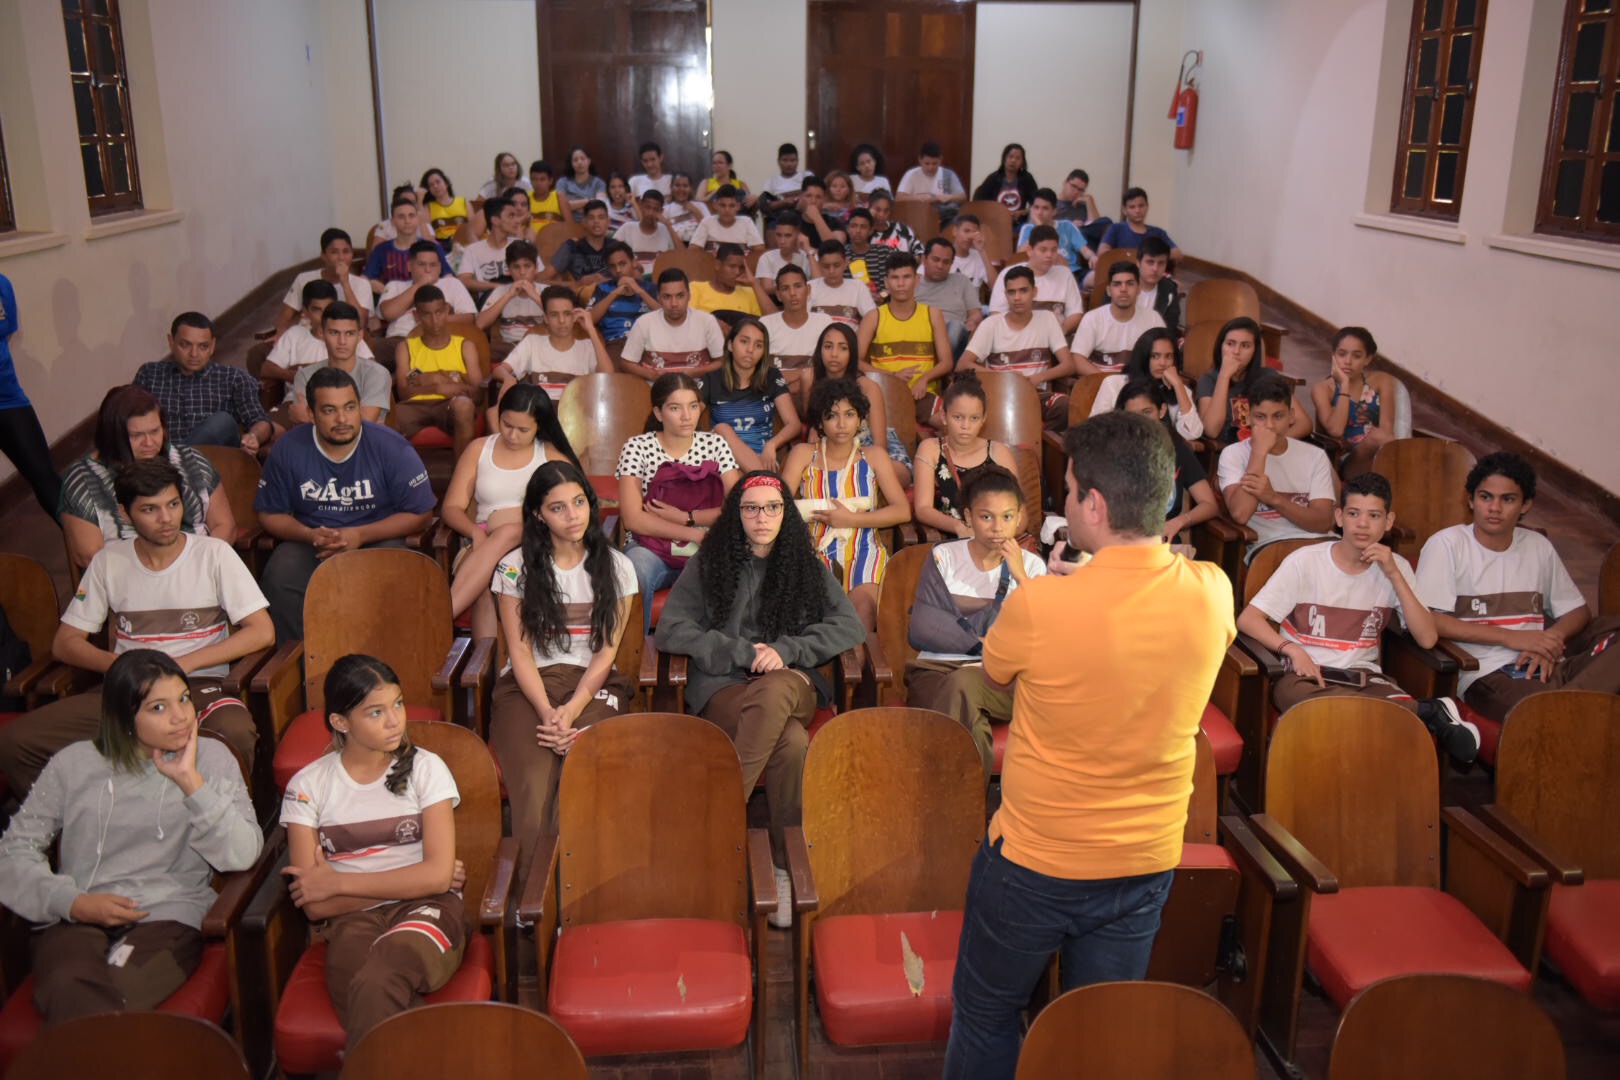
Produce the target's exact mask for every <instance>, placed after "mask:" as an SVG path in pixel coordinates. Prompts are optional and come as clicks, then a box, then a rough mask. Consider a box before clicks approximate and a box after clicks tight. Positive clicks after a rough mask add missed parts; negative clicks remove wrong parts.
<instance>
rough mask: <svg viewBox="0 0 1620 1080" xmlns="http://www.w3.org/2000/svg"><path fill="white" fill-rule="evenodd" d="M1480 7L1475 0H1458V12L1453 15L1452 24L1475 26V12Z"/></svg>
mask: <svg viewBox="0 0 1620 1080" xmlns="http://www.w3.org/2000/svg"><path fill="white" fill-rule="evenodd" d="M1477 7H1478V5H1477V4H1475V3H1474V0H1457V12H1456V14H1454V15H1453V16H1452V17H1451V25H1452V26H1459V27H1460V26H1473V25H1474V14H1475V10H1476V8H1477Z"/></svg>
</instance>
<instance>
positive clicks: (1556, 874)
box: [1475, 803, 1586, 885]
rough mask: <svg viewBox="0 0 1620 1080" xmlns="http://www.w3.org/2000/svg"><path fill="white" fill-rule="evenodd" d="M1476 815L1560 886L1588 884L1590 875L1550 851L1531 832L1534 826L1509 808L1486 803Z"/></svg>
mask: <svg viewBox="0 0 1620 1080" xmlns="http://www.w3.org/2000/svg"><path fill="white" fill-rule="evenodd" d="M1475 812H1476V813H1477V814H1478V815H1479V816H1480V817H1481V818H1483V819H1484V821H1485V824H1486V825H1489V826H1490V827H1491V828H1492V829H1494V830H1495V831H1496V832H1497V834H1498V835H1500V836H1501V837H1502V838H1503V839H1505V840H1506V841H1507V842H1508V843H1510V844H1512V845H1513V846H1514V847H1516V848H1518V849H1519V850H1520V851H1522V852H1523V853H1524V854H1526V855H1528V856H1529V857H1530V858H1531V859H1533V860H1535V861H1536V862H1538V863H1540V864H1541V865H1542V867H1543V868H1544V869H1545V870H1546V871H1547V872H1548V873H1549V874H1551V875H1552V879H1553V881H1555V882H1557V883H1558V884H1559V885H1579V884H1581V883H1582V882H1583V881H1585V880H1586V871H1585V870H1582V869H1581V868H1580V866H1578V865H1576V863H1575V862H1574V860H1572V859H1568V858H1565V857H1564V856H1563V855H1561V854H1560V853H1558V852H1556V851H1554V850H1553V849H1552V848H1550V847H1548V846H1547V845H1546V844H1545V843H1543V842H1542V840H1541V837H1539V836H1537V835H1536V834H1535V833H1534V832H1532V831H1531V830H1530V826H1528V825H1526V824H1525V823H1524V822H1522V821H1520V820H1519V819H1518V818H1516V817H1514V816H1513V815H1512V814H1511V813H1509V812H1508V811H1507V809H1506V808H1505V807H1502V806H1499V805H1497V804H1496V803H1486V804H1485V805H1484V806H1481V807H1480V808H1479V809H1478V810H1477V811H1475Z"/></svg>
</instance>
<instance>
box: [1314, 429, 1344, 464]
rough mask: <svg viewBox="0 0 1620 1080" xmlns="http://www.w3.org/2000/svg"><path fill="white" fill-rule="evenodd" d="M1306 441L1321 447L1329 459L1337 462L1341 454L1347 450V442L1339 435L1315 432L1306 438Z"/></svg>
mask: <svg viewBox="0 0 1620 1080" xmlns="http://www.w3.org/2000/svg"><path fill="white" fill-rule="evenodd" d="M1305 441H1306V442H1309V443H1314V444H1316V445H1317V446H1320V447H1321V448H1322V450H1323V452H1324V453H1326V454H1327V456H1328V457H1329V458H1332V459H1335V460H1336V459H1337V458H1338V456H1339V455H1340V454H1342V453H1344V450H1345V442H1344V439H1343V438H1342V437H1340V436H1338V435H1329V434H1328V433H1327V432H1325V431H1313V432H1311V433H1310V434H1309V435H1307V436H1305Z"/></svg>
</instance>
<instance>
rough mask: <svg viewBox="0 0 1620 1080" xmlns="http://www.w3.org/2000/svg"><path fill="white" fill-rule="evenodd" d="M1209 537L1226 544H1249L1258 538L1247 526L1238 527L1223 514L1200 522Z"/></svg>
mask: <svg viewBox="0 0 1620 1080" xmlns="http://www.w3.org/2000/svg"><path fill="white" fill-rule="evenodd" d="M1202 524H1203V526H1204V528H1206V529H1208V530H1209V532H1210V535H1212V536H1214V537H1215V539H1217V540H1220V541H1222V542H1224V543H1228V544H1240V543H1249V542H1252V541H1253V540H1255V539H1258V537H1257V536H1256V535H1255V531H1254V530H1253V529H1251V528H1249V527H1248V526H1247V525H1239V524H1238V523H1237V522H1235V521H1233V520H1232V519H1231V518H1229V517H1227V516H1226V515H1225V514H1216V515H1215V516H1214V517H1212V518H1210V519H1208V520H1207V521H1204V522H1202Z"/></svg>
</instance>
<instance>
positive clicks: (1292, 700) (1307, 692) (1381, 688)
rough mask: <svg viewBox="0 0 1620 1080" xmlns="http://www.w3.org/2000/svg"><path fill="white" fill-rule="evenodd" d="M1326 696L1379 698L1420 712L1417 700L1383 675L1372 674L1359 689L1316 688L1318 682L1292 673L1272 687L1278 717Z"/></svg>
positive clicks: (1411, 710) (1332, 685)
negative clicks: (1304, 703) (1302, 703)
mask: <svg viewBox="0 0 1620 1080" xmlns="http://www.w3.org/2000/svg"><path fill="white" fill-rule="evenodd" d="M1323 697H1365V698H1378V699H1379V700H1380V701H1393V702H1394V703H1395V704H1397V705H1399V706H1400V707H1401V708H1403V709H1405V710H1407V711H1408V712H1411V713H1416V712H1417V711H1418V707H1417V699H1416V698H1414V697H1413V696H1412V695H1411V694H1408V693H1407V692H1406V691H1405V690H1402V689H1401V688H1400V687H1399V686H1396V685H1395V684H1394V683H1393V682H1391V681H1390V680H1389V679H1388V678H1387V677H1385V676H1383V675H1373V674H1370V673H1369V674H1368V676H1367V685H1366V686H1365V687H1362V688H1360V689H1357V688H1356V687H1354V686H1336V685H1334V684H1333V683H1328V684H1327V685H1326V686H1317V685H1316V680H1315V679H1307V678H1305V677H1303V676H1300V675H1295V674H1294V673H1293V672H1289V673H1287V674H1286V675H1284V676H1283V677H1282V678H1280V679H1278V680H1277V681H1276V682H1275V683H1273V684H1272V686H1271V701H1272V704H1274V705H1276V706H1277V713H1278V715H1281V714H1282V713H1285V712H1287V711H1288V710H1289V709H1291V708H1293V707H1294V706H1295V705H1298V704H1299V703H1300V702H1302V701H1309V700H1310V699H1311V698H1323Z"/></svg>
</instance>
